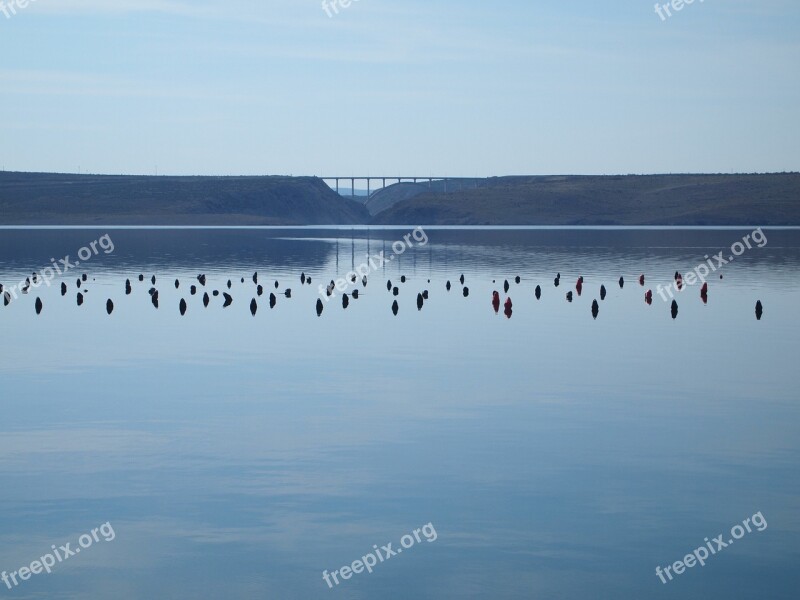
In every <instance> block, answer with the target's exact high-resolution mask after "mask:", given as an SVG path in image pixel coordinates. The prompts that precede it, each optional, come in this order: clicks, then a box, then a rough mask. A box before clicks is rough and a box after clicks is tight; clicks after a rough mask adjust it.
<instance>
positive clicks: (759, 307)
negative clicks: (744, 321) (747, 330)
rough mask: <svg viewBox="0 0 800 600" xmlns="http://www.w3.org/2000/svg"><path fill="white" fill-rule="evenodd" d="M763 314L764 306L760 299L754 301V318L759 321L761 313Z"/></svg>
mask: <svg viewBox="0 0 800 600" xmlns="http://www.w3.org/2000/svg"><path fill="white" fill-rule="evenodd" d="M763 314H764V306H763V305H762V304H761V300H759V301H758V302H756V319H758V320H759V321H760V320H761V315H763Z"/></svg>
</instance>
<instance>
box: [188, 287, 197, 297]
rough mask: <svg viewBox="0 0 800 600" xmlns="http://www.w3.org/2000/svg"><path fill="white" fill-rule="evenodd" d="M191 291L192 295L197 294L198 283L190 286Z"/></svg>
mask: <svg viewBox="0 0 800 600" xmlns="http://www.w3.org/2000/svg"><path fill="white" fill-rule="evenodd" d="M189 293H190V294H191V295H192V296H194V295H196V294H197V286H196V285H193V286H190V287H189Z"/></svg>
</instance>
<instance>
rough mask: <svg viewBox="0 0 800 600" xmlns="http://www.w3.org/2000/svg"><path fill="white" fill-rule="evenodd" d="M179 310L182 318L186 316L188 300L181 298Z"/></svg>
mask: <svg viewBox="0 0 800 600" xmlns="http://www.w3.org/2000/svg"><path fill="white" fill-rule="evenodd" d="M178 309H179V310H180V311H181V316H183V315H185V314H186V300H184V299H183V298H181V301H180V304H178Z"/></svg>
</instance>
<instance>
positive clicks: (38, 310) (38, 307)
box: [36, 296, 42, 315]
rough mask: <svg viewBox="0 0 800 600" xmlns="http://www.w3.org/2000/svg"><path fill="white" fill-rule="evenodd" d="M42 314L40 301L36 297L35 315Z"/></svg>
mask: <svg viewBox="0 0 800 600" xmlns="http://www.w3.org/2000/svg"><path fill="white" fill-rule="evenodd" d="M41 312H42V299H41V298H39V297H38V296H37V298H36V314H37V315H38V314H40V313H41Z"/></svg>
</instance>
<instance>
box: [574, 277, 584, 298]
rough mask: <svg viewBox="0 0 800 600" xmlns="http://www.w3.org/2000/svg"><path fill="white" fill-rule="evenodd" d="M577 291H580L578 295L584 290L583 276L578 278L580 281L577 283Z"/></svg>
mask: <svg viewBox="0 0 800 600" xmlns="http://www.w3.org/2000/svg"><path fill="white" fill-rule="evenodd" d="M575 291H576V292H578V296H580V295H581V292H582V291H583V277H580V278H578V282H577V283H576V284H575Z"/></svg>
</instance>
